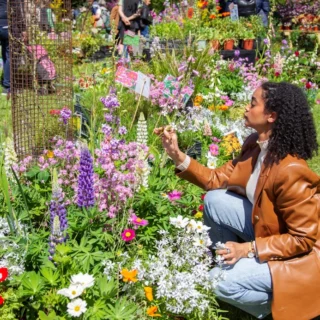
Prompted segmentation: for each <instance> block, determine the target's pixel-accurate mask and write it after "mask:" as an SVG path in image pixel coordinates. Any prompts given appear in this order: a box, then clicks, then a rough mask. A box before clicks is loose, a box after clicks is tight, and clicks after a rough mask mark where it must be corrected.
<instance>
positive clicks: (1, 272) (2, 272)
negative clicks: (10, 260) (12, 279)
mask: <svg viewBox="0 0 320 320" xmlns="http://www.w3.org/2000/svg"><path fill="white" fill-rule="evenodd" d="M7 278H8V269H7V268H0V282H3V281H5V280H6V279H7Z"/></svg>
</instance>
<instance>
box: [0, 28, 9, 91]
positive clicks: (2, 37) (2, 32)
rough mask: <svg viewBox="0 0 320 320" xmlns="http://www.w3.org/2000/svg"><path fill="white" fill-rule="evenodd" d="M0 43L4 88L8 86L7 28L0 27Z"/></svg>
mask: <svg viewBox="0 0 320 320" xmlns="http://www.w3.org/2000/svg"><path fill="white" fill-rule="evenodd" d="M0 44H1V54H2V59H3V83H2V85H3V86H4V87H5V88H10V52H9V35H8V28H5V27H0Z"/></svg>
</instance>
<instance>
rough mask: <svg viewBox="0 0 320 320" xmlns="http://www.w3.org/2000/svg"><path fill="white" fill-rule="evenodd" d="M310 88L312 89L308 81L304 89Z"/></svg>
mask: <svg viewBox="0 0 320 320" xmlns="http://www.w3.org/2000/svg"><path fill="white" fill-rule="evenodd" d="M311 88H312V84H311V82H310V81H308V82H307V83H306V89H311Z"/></svg>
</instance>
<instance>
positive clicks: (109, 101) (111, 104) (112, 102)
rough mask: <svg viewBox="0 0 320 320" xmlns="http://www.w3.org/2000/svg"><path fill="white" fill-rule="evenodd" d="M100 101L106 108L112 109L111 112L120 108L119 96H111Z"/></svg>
mask: <svg viewBox="0 0 320 320" xmlns="http://www.w3.org/2000/svg"><path fill="white" fill-rule="evenodd" d="M100 101H101V102H102V103H103V104H104V106H105V107H106V108H108V109H110V110H111V111H113V109H115V108H118V107H119V106H120V103H119V100H118V98H117V96H116V95H114V94H110V95H108V96H106V97H105V98H100Z"/></svg>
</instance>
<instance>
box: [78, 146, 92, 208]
mask: <svg viewBox="0 0 320 320" xmlns="http://www.w3.org/2000/svg"><path fill="white" fill-rule="evenodd" d="M77 204H78V206H79V207H85V208H89V207H92V206H93V205H94V186H93V161H92V157H91V154H90V152H89V150H88V149H87V148H83V149H82V150H81V155H80V173H79V178H78V201H77Z"/></svg>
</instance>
